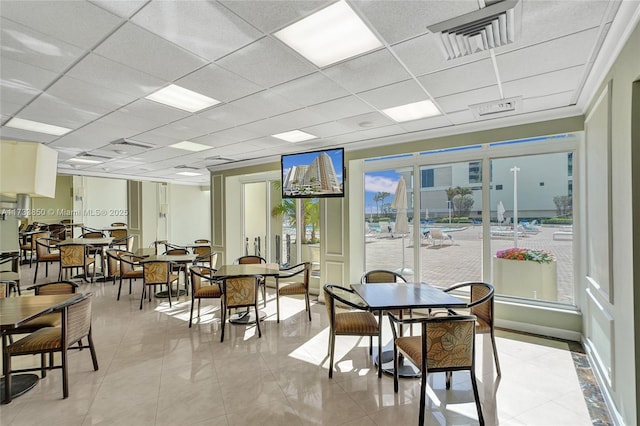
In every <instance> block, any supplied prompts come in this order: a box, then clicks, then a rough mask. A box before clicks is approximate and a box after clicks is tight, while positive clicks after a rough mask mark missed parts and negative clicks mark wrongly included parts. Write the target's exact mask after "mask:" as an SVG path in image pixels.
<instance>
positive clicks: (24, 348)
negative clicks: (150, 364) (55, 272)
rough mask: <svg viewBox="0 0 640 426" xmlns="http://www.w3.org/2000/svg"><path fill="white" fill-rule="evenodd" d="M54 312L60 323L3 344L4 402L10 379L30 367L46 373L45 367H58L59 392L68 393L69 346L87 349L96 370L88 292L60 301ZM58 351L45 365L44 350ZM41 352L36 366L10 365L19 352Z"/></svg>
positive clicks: (51, 352) (64, 395) (28, 353)
mask: <svg viewBox="0 0 640 426" xmlns="http://www.w3.org/2000/svg"><path fill="white" fill-rule="evenodd" d="M58 312H61V313H62V327H45V328H42V329H40V330H38V331H36V332H34V333H31V334H29V335H27V336H26V337H23V338H22V339H20V340H17V341H16V342H14V343H11V344H10V345H8V346H6V347H5V348H4V359H5V360H6V366H5V370H6V375H5V403H9V402H11V380H12V376H13V375H14V374H16V373H24V372H30V371H38V370H40V371H41V372H42V376H43V377H44V376H45V375H46V370H53V369H62V396H63V398H67V397H68V396H69V383H68V382H69V357H68V354H67V351H68V350H69V349H85V348H88V349H89V350H90V352H91V360H92V361H93V369H94V370H95V371H97V370H98V358H97V357H96V351H95V348H94V346H93V339H92V337H91V294H90V293H89V294H86V295H83V296H82V297H80V298H78V299H74V300H73V301H71V302H69V303H66V304H64V305H62V306H61V307H60V308H59V309H58ZM85 337H87V339H88V344H87V345H85V346H82V345H81V346H76V347H72V345H74V344H76V343H77V342H80V341H81V340H82V339H83V338H85ZM55 352H60V353H61V355H62V362H61V364H59V365H53V364H51V365H49V366H46V365H45V354H47V353H49V354H53V353H55ZM38 354H40V355H41V366H40V367H39V368H23V369H13V368H12V366H11V361H12V357H14V356H20V355H38Z"/></svg>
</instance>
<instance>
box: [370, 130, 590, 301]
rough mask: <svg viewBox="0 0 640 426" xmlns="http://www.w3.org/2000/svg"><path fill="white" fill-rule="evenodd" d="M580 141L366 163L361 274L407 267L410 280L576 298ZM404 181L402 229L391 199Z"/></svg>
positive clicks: (545, 140)
mask: <svg viewBox="0 0 640 426" xmlns="http://www.w3.org/2000/svg"><path fill="white" fill-rule="evenodd" d="M578 137H579V136H575V135H556V136H549V137H541V138H533V139H530V140H519V141H505V142H496V143H491V144H486V145H473V146H470V147H466V148H464V149H451V150H439V151H433V152H421V153H416V154H407V155H406V156H405V157H403V158H399V157H393V158H389V159H375V160H373V159H372V161H370V162H369V164H368V165H367V168H366V172H365V174H364V187H365V194H364V195H365V200H364V201H365V212H364V213H365V214H364V218H365V235H366V237H365V243H364V253H365V265H364V266H365V268H364V270H365V271H367V270H372V269H389V270H395V271H404V274H403V275H405V276H406V277H407V279H409V280H415V281H417V280H420V281H424V282H428V283H431V284H435V285H438V286H443V287H448V286H450V285H452V284H454V283H457V282H461V281H471V280H482V281H488V282H492V283H493V284H494V285H495V287H496V293H497V294H498V295H499V296H502V297H510V298H518V299H521V300H527V299H528V300H537V301H541V302H549V303H560V304H566V305H573V304H575V282H574V244H573V226H574V222H573V216H574V208H573V206H574V204H573V202H574V200H573V189H574V185H575V183H576V178H577V176H575V174H574V171H575V170H574V165H575V164H576V163H575V161H576V156H575V149H577V147H578V145H577V143H576V142H577V141H578ZM563 149H564V150H563ZM383 161H388V164H392V165H393V167H389V166H388V165H387V166H386V167H385V165H384V163H383ZM374 167H379V170H378V169H377V168H374ZM413 173H415V175H416V176H418V177H419V179H416V180H415V181H414V179H413ZM401 177H402V178H404V181H405V182H406V188H407V190H406V198H407V207H408V208H407V220H408V231H407V232H398V226H397V223H402V222H401V220H402V218H401V216H400V215H399V210H398V209H397V208H396V207H397V206H396V205H395V204H394V198H395V192H396V188H397V186H398V182H399V181H400V178H401ZM414 197H415V199H414ZM414 202H415V203H416V205H415V206H414ZM414 216H415V217H414Z"/></svg>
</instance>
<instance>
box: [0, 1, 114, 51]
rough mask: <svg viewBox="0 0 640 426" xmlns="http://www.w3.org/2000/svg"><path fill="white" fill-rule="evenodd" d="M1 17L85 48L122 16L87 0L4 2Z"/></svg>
mask: <svg viewBox="0 0 640 426" xmlns="http://www.w3.org/2000/svg"><path fill="white" fill-rule="evenodd" d="M0 13H2V16H3V17H5V18H8V19H11V20H12V21H15V22H18V23H20V24H22V25H25V26H28V27H30V28H32V29H34V30H35V31H38V32H40V33H43V34H47V35H49V36H51V37H54V38H57V39H59V40H62V41H64V42H67V43H70V44H73V45H75V46H79V47H82V48H85V49H90V48H93V47H94V46H95V45H96V44H97V43H98V42H99V41H100V40H102V39H103V37H104V36H105V34H107V33H109V32H110V31H112V30H113V29H115V28H116V27H117V26H118V25H119V24H120V23H121V22H122V19H121V18H119V17H117V16H115V15H113V14H112V13H109V12H107V11H106V10H104V9H101V8H99V7H97V6H95V5H93V4H91V3H88V2H84V1H73V0H60V1H24V2H22V1H3V2H2V9H1V11H0Z"/></svg>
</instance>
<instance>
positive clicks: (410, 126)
mask: <svg viewBox="0 0 640 426" xmlns="http://www.w3.org/2000/svg"><path fill="white" fill-rule="evenodd" d="M398 125H399V126H400V127H401V128H402V129H404V130H405V131H407V132H417V131H420V130H429V129H437V128H440V127H447V126H452V125H453V123H452V122H451V120H450V119H449V118H448V117H447V116H444V115H439V116H436V117H429V118H423V119H421V120H412V121H405V122H404V123H398Z"/></svg>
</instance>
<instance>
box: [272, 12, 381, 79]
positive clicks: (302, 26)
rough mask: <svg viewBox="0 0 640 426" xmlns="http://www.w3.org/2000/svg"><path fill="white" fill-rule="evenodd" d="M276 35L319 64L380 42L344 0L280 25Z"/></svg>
mask: <svg viewBox="0 0 640 426" xmlns="http://www.w3.org/2000/svg"><path fill="white" fill-rule="evenodd" d="M275 36H276V37H278V38H279V39H280V40H281V41H282V42H284V43H286V44H287V45H288V46H289V47H291V48H292V49H293V50H295V51H296V52H298V53H299V54H301V55H302V56H304V57H305V58H307V59H308V60H309V61H311V62H313V63H314V64H316V65H317V66H318V67H324V66H327V65H330V64H333V63H336V62H338V61H342V60H343V59H347V58H351V57H353V56H356V55H359V54H361V53H364V52H368V51H370V50H372V49H375V48H377V47H380V46H382V43H381V42H380V40H378V38H377V37H376V36H375V34H373V32H371V30H370V29H369V28H368V27H367V25H366V24H365V23H364V22H362V20H361V19H360V17H358V15H357V14H356V13H355V12H354V11H353V9H351V7H349V5H348V4H347V3H346V2H344V1H339V2H337V3H334V4H332V5H331V6H329V7H325V8H324V9H322V10H320V11H318V12H316V13H314V14H313V15H310V16H308V17H306V18H304V19H302V20H300V21H298V22H296V23H295V24H292V25H289V26H288V27H286V28H283V29H282V30H280V31H278V32H277V33H275Z"/></svg>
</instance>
